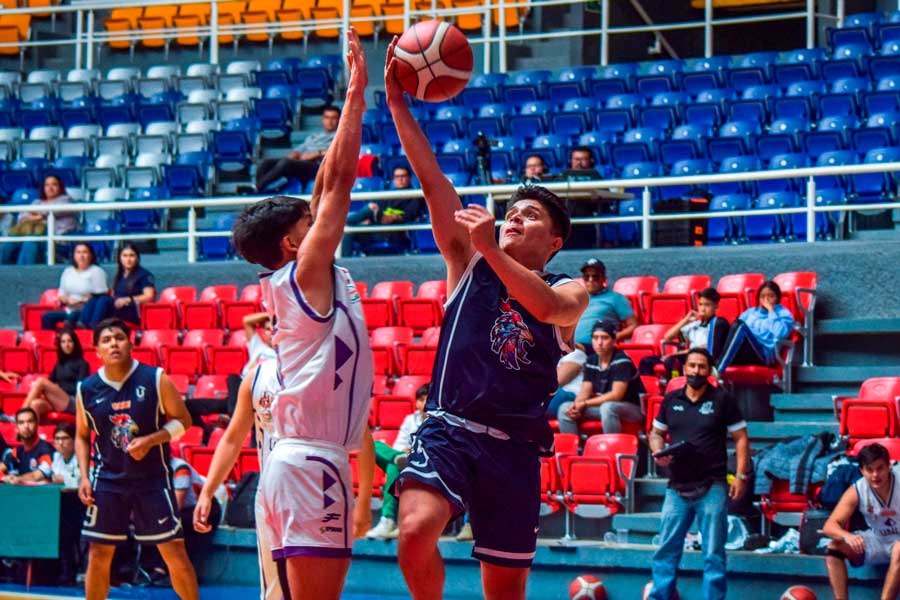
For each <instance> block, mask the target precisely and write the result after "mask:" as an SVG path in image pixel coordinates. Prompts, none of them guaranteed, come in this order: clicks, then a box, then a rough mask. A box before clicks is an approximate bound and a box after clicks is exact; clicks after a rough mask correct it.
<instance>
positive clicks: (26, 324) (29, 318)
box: [19, 288, 59, 331]
mask: <svg viewBox="0 0 900 600" xmlns="http://www.w3.org/2000/svg"><path fill="white" fill-rule="evenodd" d="M58 308H59V290H58V289H56V288H53V289H48V290H44V292H43V293H42V294H41V299H40V301H39V302H38V303H36V304H35V303H25V304H20V305H19V314H20V316H21V317H22V329H23V330H26V331H27V330H29V329H40V328H41V317H42V316H43V314H44V313H46V312H50V311H51V310H56V309H58Z"/></svg>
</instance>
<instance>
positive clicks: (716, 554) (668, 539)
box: [649, 348, 750, 600]
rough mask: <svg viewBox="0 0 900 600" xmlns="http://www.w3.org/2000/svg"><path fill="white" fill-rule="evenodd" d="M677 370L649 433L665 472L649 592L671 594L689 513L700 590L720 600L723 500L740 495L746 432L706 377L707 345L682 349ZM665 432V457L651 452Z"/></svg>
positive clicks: (658, 596) (665, 598)
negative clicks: (730, 475)
mask: <svg viewBox="0 0 900 600" xmlns="http://www.w3.org/2000/svg"><path fill="white" fill-rule="evenodd" d="M684 372H685V376H686V378H687V385H686V386H685V387H684V388H682V389H680V390H674V391H672V392H669V393H668V394H666V397H665V398H664V399H663V403H662V406H661V407H660V409H659V414H658V415H657V417H656V418H655V419H654V420H653V429H652V430H651V432H650V436H649V437H650V439H649V441H650V449H651V451H652V452H653V454H654V460H655V461H656V464H657V465H659V466H661V467H668V468H669V471H670V476H669V487H668V489H667V490H666V497H665V501H664V503H663V508H662V523H661V526H660V544H659V548H658V549H657V550H656V554H654V556H653V563H652V565H653V591H652V592H651V593H650V596H649V598H651V599H652V600H671V599H672V598H674V597H675V586H676V582H677V571H678V563H679V562H680V561H681V555H682V553H683V552H684V536H685V534H687V532H688V529H689V528H690V527H691V524H692V523H693V522H694V518H695V517H696V518H697V520H698V522H699V525H700V535H701V539H702V542H703V553H704V567H703V594H702V597H703V598H704V599H706V600H724V599H725V593H726V585H727V584H726V572H725V539H726V537H727V533H728V515H727V502H728V498H731V499H733V500H738V499H740V498H741V497H742V496H743V495H744V493H745V491H746V485H747V483H746V482H747V473H748V471H749V469H750V438H749V437H748V436H747V423H746V421H744V419H743V417H742V416H741V411H740V409H739V408H738V406H737V403H736V402H735V401H734V399H733V398H732V397H731V396H729V395H728V394H727V393H726V392H725V391H724V390H723V389H722V388H721V387H714V386H712V385H710V383H709V379H708V378H709V375H710V373H711V372H712V357H711V356H710V354H709V352H707V351H706V350H703V349H701V348H696V349H694V350H691V351H690V352H688V355H687V357H686V359H685V364H684ZM729 434H730V435H731V437H732V438H733V439H734V441H735V453H736V458H737V467H736V469H735V477H734V479H733V481H732V483H731V485H730V486H728V484H727V481H726V473H727V471H726V469H727V459H728V453H727V449H726V437H727V436H728V435H729ZM666 436H668V438H669V443H670V444H671V445H672V446H671V448H672V450H671V453H670V454H669V455H667V456H666V455H663V454H658V453H660V451H662V450H663V449H664V447H665V440H666ZM679 444H681V445H680V446H679Z"/></svg>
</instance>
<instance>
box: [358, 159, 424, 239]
mask: <svg viewBox="0 0 900 600" xmlns="http://www.w3.org/2000/svg"><path fill="white" fill-rule="evenodd" d="M392 175H393V179H392V180H391V189H392V190H408V189H412V174H411V173H410V170H409V167H406V166H398V167H394V172H393V174H392ZM423 208H424V205H423V202H422V200H421V199H419V198H403V199H398V200H388V201H387V202H381V203H379V202H370V203H369V204H368V205H366V207H365V208H363V209H361V210H358V211H356V212H352V213H350V214H349V215H348V216H347V225H357V226H359V225H401V224H403V223H414V222H415V221H418V220H419V217H420V216H421V215H422V209H423ZM363 240H365V241H363ZM409 247H410V240H409V234H408V233H407V232H405V231H392V232H385V233H368V234H358V233H357V234H354V235H346V236H344V243H343V245H342V249H341V252H342V253H343V255H344V256H351V255H352V254H354V253H356V252H359V253H362V254H364V255H365V254H371V253H378V254H388V253H394V252H403V251H405V250H409Z"/></svg>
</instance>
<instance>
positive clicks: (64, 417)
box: [41, 410, 76, 442]
mask: <svg viewBox="0 0 900 600" xmlns="http://www.w3.org/2000/svg"><path fill="white" fill-rule="evenodd" d="M75 422H76V421H75V415H73V414H71V413H65V412H57V411H55V410H51V411H50V412H48V413H46V414H45V415H44V416H43V417H41V423H44V424H46V425H53V426H54V427H56V426H57V425H59V424H60V423H71V424H72V425H75ZM48 441H50V442H52V441H53V438H52V437H51V438H50V439H49V440H48Z"/></svg>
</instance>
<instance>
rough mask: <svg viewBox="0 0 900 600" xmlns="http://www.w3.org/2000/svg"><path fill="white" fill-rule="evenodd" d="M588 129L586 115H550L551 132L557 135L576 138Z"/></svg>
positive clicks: (572, 113)
mask: <svg viewBox="0 0 900 600" xmlns="http://www.w3.org/2000/svg"><path fill="white" fill-rule="evenodd" d="M587 129H588V124H587V118H586V115H585V114H584V113H574V112H571V113H554V114H551V115H550V131H551V132H553V133H555V134H556V135H562V136H569V137H575V136H579V135H581V134H582V133H584V132H585V131H587Z"/></svg>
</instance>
